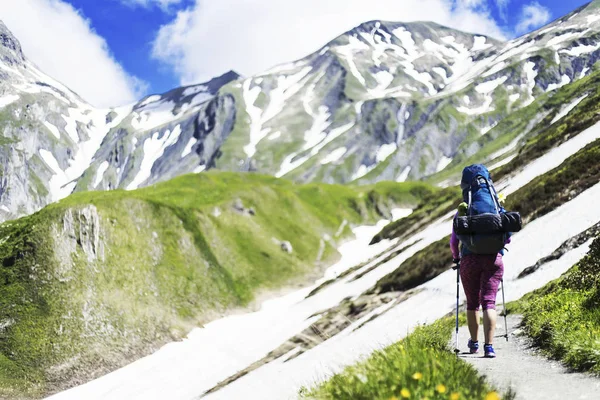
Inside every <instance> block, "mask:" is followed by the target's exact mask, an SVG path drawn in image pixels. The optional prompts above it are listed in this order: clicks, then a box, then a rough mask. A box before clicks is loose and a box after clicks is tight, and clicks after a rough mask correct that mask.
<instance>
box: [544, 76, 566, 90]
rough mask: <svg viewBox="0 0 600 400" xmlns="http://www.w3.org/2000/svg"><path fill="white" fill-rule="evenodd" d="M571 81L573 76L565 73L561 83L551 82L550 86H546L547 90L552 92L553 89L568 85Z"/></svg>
mask: <svg viewBox="0 0 600 400" xmlns="http://www.w3.org/2000/svg"><path fill="white" fill-rule="evenodd" d="M569 83H571V78H569V77H568V76H567V75H563V76H562V78H561V81H560V83H551V84H549V85H548V88H546V92H551V91H553V90H556V89H560V88H561V87H563V86H565V85H568V84H569Z"/></svg>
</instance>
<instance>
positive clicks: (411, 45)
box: [392, 27, 419, 60]
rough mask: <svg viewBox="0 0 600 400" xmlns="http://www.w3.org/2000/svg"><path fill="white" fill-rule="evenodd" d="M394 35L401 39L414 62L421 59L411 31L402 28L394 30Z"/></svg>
mask: <svg viewBox="0 0 600 400" xmlns="http://www.w3.org/2000/svg"><path fill="white" fill-rule="evenodd" d="M392 33H393V34H394V36H396V37H397V38H398V39H400V42H401V43H402V47H403V48H404V50H405V51H406V54H408V56H409V57H410V58H411V59H413V60H414V59H416V58H418V57H419V50H418V48H417V45H416V43H415V41H414V39H413V37H412V34H411V33H410V32H409V31H407V30H406V29H405V28H404V27H401V28H398V29H394V30H393V31H392Z"/></svg>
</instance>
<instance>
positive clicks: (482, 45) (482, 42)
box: [471, 36, 492, 51]
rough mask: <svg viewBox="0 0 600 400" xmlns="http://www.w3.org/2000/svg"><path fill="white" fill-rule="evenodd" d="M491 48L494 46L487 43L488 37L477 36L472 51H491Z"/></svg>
mask: <svg viewBox="0 0 600 400" xmlns="http://www.w3.org/2000/svg"><path fill="white" fill-rule="evenodd" d="M490 47H492V44H491V43H490V44H488V43H487V38H486V37H484V36H475V40H474V41H473V47H472V48H471V51H480V50H485V49H489V48H490Z"/></svg>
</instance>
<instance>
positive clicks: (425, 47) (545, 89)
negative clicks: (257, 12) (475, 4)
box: [79, 3, 600, 188]
mask: <svg viewBox="0 0 600 400" xmlns="http://www.w3.org/2000/svg"><path fill="white" fill-rule="evenodd" d="M599 32H600V11H599V10H598V8H597V5H596V3H592V4H590V5H588V6H586V7H582V8H581V9H579V10H576V11H575V12H573V13H572V14H570V15H567V16H565V17H564V18H561V19H559V20H557V21H554V22H553V23H551V24H550V25H548V26H546V27H544V28H541V29H539V30H538V31H535V32H532V33H531V34H528V35H525V36H523V37H521V38H518V39H515V40H512V41H510V42H507V43H502V42H499V41H497V40H494V39H492V38H488V37H485V36H481V35H473V34H468V33H464V32H459V31H456V30H453V29H449V28H446V27H443V26H439V25H437V24H433V23H422V22H420V23H408V24H405V23H395V22H382V21H372V22H368V23H365V24H362V25H360V26H358V27H356V28H355V29H353V30H351V31H349V32H346V33H344V34H343V35H341V36H340V37H338V38H336V39H334V40H333V41H331V42H330V43H329V44H327V45H326V46H324V47H323V48H321V49H319V50H318V51H316V52H315V53H313V54H311V55H309V56H308V57H305V58H303V59H301V60H298V61H296V62H293V63H289V64H285V65H280V66H277V67H275V68H273V69H272V70H270V71H267V72H265V73H263V74H259V75H257V76H254V77H250V78H246V79H243V78H239V79H233V76H231V77H232V80H231V81H229V82H226V81H227V80H224V81H223V83H224V85H223V86H222V87H220V88H219V89H218V91H217V92H215V93H214V96H215V97H214V98H213V99H212V100H211V101H210V102H209V103H208V104H207V105H205V107H206V108H205V110H206V111H203V112H201V113H200V114H198V116H197V118H196V117H194V118H196V123H195V125H193V124H191V120H190V121H188V122H190V123H189V124H188V125H185V124H184V125H181V126H180V128H181V129H182V132H184V133H182V134H181V135H182V137H181V139H180V141H181V142H183V143H179V141H178V140H176V138H174V135H173V133H172V132H173V131H175V130H176V129H177V126H178V125H180V122H181V121H180V120H179V119H178V117H176V116H171V115H169V121H168V123H167V121H166V120H164V121H163V120H161V121H160V122H163V123H164V125H163V126H155V127H150V125H151V124H148V125H146V126H144V127H142V129H143V130H144V135H145V138H143V137H140V138H139V139H138V140H143V141H144V144H143V145H142V143H141V141H140V142H139V143H140V144H139V147H138V148H137V150H136V156H138V160H137V163H131V160H127V163H129V165H128V166H125V165H124V164H123V163H125V161H126V160H125V158H123V157H121V159H116V158H115V154H117V153H118V148H116V147H115V143H117V142H118V143H122V142H119V140H120V139H116V137H119V138H121V137H124V136H129V135H131V132H132V131H137V129H139V126H132V127H130V126H125V127H121V128H122V129H123V130H122V131H121V133H120V134H116V133H115V132H113V135H114V136H115V137H113V138H111V139H110V140H107V141H106V142H105V144H104V145H103V148H102V149H101V151H100V152H99V153H98V156H97V157H96V161H95V162H94V164H93V165H92V167H91V168H90V169H89V170H88V171H87V172H86V175H85V177H86V178H85V179H84V182H83V184H81V185H80V186H79V188H96V187H98V188H109V187H112V188H114V187H121V188H130V187H134V186H136V185H137V184H142V185H146V184H150V183H154V182H156V181H160V180H163V179H166V178H168V177H172V176H173V174H177V173H181V172H191V171H199V170H203V169H205V168H206V169H215V168H216V169H220V170H228V171H258V172H262V173H268V174H271V175H275V176H277V177H285V178H289V179H292V180H296V181H300V182H312V181H319V182H326V183H347V182H352V181H360V182H364V183H368V182H376V181H379V180H395V181H405V180H417V179H430V180H432V181H434V182H436V183H442V184H447V183H446V182H450V181H448V179H451V178H452V176H453V175H452V174H451V172H452V171H454V173H455V172H456V170H453V169H452V167H455V166H459V165H461V163H462V162H463V161H465V160H468V159H471V158H477V159H479V160H480V161H487V162H490V163H492V164H495V165H501V164H503V163H506V162H507V160H509V159H510V157H512V156H513V155H514V152H515V151H516V150H517V149H518V143H519V141H522V140H523V139H524V137H525V136H526V135H531V134H533V133H531V132H529V130H528V129H521V130H516V129H514V127H512V126H509V127H506V124H505V126H499V125H498V124H499V122H500V121H503V120H506V119H507V117H510V116H513V117H515V116H516V112H517V111H519V110H522V109H528V110H530V111H529V112H528V113H527V117H528V119H529V122H530V124H529V129H531V128H532V127H533V126H534V125H535V123H536V122H539V121H540V120H541V119H543V117H544V116H545V115H547V113H548V110H542V108H543V107H542V106H543V104H546V103H547V101H548V99H549V98H551V97H552V96H553V94H554V93H555V92H556V89H558V88H560V87H562V86H564V85H565V84H567V83H569V82H575V81H577V80H578V79H580V78H582V77H584V76H586V75H588V74H589V73H590V72H591V71H592V70H593V66H594V64H595V63H596V61H597V60H598V58H599V57H600V36H599ZM167 97H168V96H167ZM167 97H165V95H163V96H161V100H158V96H156V97H154V96H152V97H151V99H153V100H155V103H153V104H151V106H152V107H156V108H158V109H161V110H163V109H173V110H172V112H171V114H173V115H176V114H178V111H177V110H176V109H175V108H176V106H175V103H176V101H175V102H173V101H171V100H168V99H167ZM565 100H566V101H567V102H568V103H569V102H571V101H574V100H576V99H565ZM146 101H147V100H146ZM142 104H143V102H142ZM150 112H152V111H151V110H150ZM190 115H192V114H190ZM518 117H519V118H522V115H519V116H518ZM515 118H516V117H515ZM203 121H204V122H203ZM213 121H214V123H213ZM124 124H125V125H127V124H128V122H127V120H126V121H125V123H124ZM525 128H527V127H525ZM148 129H149V130H148ZM124 131H128V132H130V133H129V134H124ZM176 132H177V133H178V131H176ZM516 132H518V134H517V133H516ZM123 135H124V136H123ZM153 135H155V136H153ZM175 136H177V135H175ZM202 138H206V139H202ZM132 140H133V139H132ZM195 140H198V142H196V141H195ZM146 141H147V142H146ZM158 141H160V142H161V143H165V144H166V145H167V146H166V147H167V148H166V149H165V150H166V151H165V152H164V153H163V152H162V150H161V145H159V144H158ZM192 142H193V143H194V144H193V146H194V147H193V149H194V150H196V151H197V152H199V153H197V155H190V154H188V153H187V152H186V151H183V150H185V149H186V146H187V147H189V144H190V143H192ZM145 146H148V149H149V153H148V154H149V155H148V156H147V157H146V156H142V150H141V149H140V148H141V147H145ZM134 147H135V145H133V144H129V145H127V144H126V145H125V147H123V149H127V148H130V149H133V148H134ZM154 147H157V148H158V149H159V150H158V153H156V152H153V150H152V149H153V148H154ZM182 149H183V150H182ZM144 154H145V153H144ZM111 157H112V158H111ZM140 159H141V160H140ZM154 161H155V163H154V164H153V162H154ZM142 164H143V167H145V168H146V169H144V168H141V169H140V167H142ZM167 165H168V166H170V167H168V168H167V167H166V166H167ZM151 166H153V167H151ZM449 167H450V168H449ZM148 168H150V170H148ZM105 169H107V170H114V171H121V172H119V173H117V175H119V174H120V178H118V179H115V178H113V177H112V175H110V174H109V175H110V177H108V178H107V179H108V180H107V182H103V179H101V178H100V176H101V175H103V173H104V170H105ZM123 171H125V172H123ZM140 171H142V172H140ZM442 171H443V172H442ZM109 175H107V176H109ZM454 175H455V174H454ZM136 178H137V179H136ZM144 180H145V181H144ZM90 182H94V183H98V184H97V185H95V184H90Z"/></svg>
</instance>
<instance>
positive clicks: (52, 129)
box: [44, 121, 60, 139]
mask: <svg viewBox="0 0 600 400" xmlns="http://www.w3.org/2000/svg"><path fill="white" fill-rule="evenodd" d="M44 125H45V126H46V128H48V130H49V131H50V132H51V133H52V134H53V135H54V136H55V137H56V138H57V139H60V131H59V130H58V128H57V127H56V126H54V125H52V124H51V123H50V122H48V121H44Z"/></svg>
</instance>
